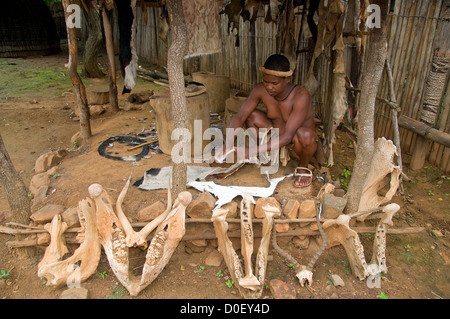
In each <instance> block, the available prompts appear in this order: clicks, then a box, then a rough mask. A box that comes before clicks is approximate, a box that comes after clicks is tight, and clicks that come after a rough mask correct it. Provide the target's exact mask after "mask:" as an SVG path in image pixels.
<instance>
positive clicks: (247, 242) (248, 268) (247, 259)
mask: <svg viewBox="0 0 450 319" xmlns="http://www.w3.org/2000/svg"><path fill="white" fill-rule="evenodd" d="M254 204H255V200H254V199H253V197H251V196H250V195H246V196H245V197H244V199H243V200H242V201H241V253H242V256H243V257H244V265H245V277H244V278H242V279H240V280H239V285H241V286H242V287H244V288H248V289H251V290H256V287H257V286H259V285H260V282H259V281H258V279H256V277H255V276H254V275H253V269H252V254H253V224H252V211H253V206H252V205H254Z"/></svg>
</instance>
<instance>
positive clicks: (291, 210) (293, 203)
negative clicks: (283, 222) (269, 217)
mask: <svg viewBox="0 0 450 319" xmlns="http://www.w3.org/2000/svg"><path fill="white" fill-rule="evenodd" d="M299 208H300V203H299V202H298V200H296V199H289V200H288V202H287V203H286V205H285V206H284V207H283V214H284V215H285V216H286V218H288V219H294V218H297V216H298V210H299Z"/></svg>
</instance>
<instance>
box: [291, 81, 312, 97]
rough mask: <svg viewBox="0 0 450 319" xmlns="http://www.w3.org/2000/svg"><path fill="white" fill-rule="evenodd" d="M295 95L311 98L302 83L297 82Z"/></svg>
mask: <svg viewBox="0 0 450 319" xmlns="http://www.w3.org/2000/svg"><path fill="white" fill-rule="evenodd" d="M295 95H298V96H303V97H308V98H311V94H309V91H308V90H307V89H306V88H305V87H304V86H302V85H300V84H297V86H296V87H295Z"/></svg>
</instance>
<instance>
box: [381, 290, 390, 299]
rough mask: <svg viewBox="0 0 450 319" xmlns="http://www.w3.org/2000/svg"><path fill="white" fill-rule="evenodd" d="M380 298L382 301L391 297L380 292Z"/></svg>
mask: <svg viewBox="0 0 450 319" xmlns="http://www.w3.org/2000/svg"><path fill="white" fill-rule="evenodd" d="M378 297H380V299H389V296H388V295H386V294H385V293H384V292H382V291H380V294H379V295H378Z"/></svg>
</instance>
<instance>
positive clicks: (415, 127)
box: [398, 115, 450, 147]
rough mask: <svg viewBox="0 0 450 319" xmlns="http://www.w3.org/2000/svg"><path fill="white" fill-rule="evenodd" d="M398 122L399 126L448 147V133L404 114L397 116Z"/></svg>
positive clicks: (449, 144)
mask: <svg viewBox="0 0 450 319" xmlns="http://www.w3.org/2000/svg"><path fill="white" fill-rule="evenodd" d="M398 124H399V125H400V126H401V127H403V128H405V129H408V130H410V131H413V132H414V133H417V134H419V135H420V136H423V137H425V138H427V139H429V140H431V141H433V142H436V143H439V144H441V145H444V146H445V147H450V134H448V133H445V132H443V131H439V130H437V129H435V128H432V127H430V126H429V125H427V124H425V123H423V122H420V121H417V120H414V119H412V118H410V117H407V116H404V115H401V116H400V117H399V118H398Z"/></svg>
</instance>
